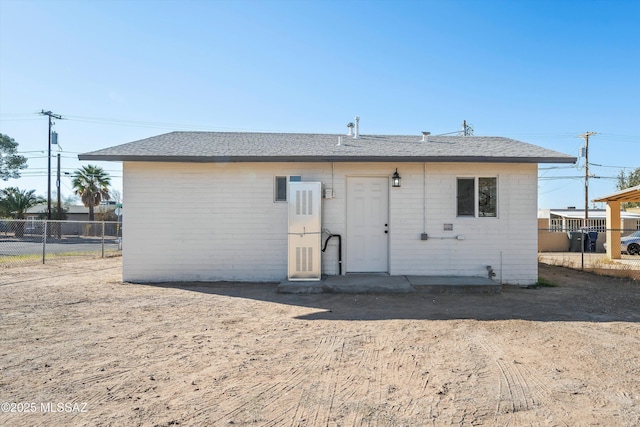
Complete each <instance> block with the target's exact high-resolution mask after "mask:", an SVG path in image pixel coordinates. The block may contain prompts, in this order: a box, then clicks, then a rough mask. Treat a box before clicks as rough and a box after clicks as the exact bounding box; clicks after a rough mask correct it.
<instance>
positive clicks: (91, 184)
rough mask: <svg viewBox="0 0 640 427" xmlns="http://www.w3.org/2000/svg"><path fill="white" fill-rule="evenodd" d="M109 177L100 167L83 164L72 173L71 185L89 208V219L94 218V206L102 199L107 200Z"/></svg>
mask: <svg viewBox="0 0 640 427" xmlns="http://www.w3.org/2000/svg"><path fill="white" fill-rule="evenodd" d="M110 183H111V178H110V177H109V174H108V173H106V172H105V171H104V170H103V169H102V168H101V167H99V166H94V165H87V166H83V167H81V168H80V169H78V170H76V171H75V172H74V173H73V181H72V185H73V188H74V192H75V194H77V195H78V196H80V200H82V203H83V204H84V205H85V207H88V208H89V221H93V220H94V208H95V207H96V206H98V205H100V202H101V201H103V200H109V197H110V196H109V184H110Z"/></svg>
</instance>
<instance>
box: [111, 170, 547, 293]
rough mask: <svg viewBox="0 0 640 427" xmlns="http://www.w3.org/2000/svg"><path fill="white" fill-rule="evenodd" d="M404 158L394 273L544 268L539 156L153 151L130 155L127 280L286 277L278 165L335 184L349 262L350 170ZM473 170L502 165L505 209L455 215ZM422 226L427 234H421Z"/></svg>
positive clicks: (333, 269) (393, 201) (512, 272)
mask: <svg viewBox="0 0 640 427" xmlns="http://www.w3.org/2000/svg"><path fill="white" fill-rule="evenodd" d="M396 167H397V168H398V172H399V174H400V175H401V176H402V187H401V188H389V220H390V221H389V253H390V257H389V273H390V274H392V275H414V274H415V275H462V276H464V275H468V276H485V275H486V274H487V270H486V266H487V265H491V266H492V267H493V269H494V271H495V272H496V274H497V276H496V277H495V279H496V280H499V281H502V282H503V283H513V284H531V283H533V282H535V281H536V280H537V219H536V216H537V165H535V164H474V163H466V164H459V163H435V164H434V163H428V164H426V165H425V164H423V163H397V164H396V163H393V164H392V163H334V164H333V165H332V164H331V163H215V164H214V163H145V162H125V164H124V194H125V197H126V200H125V211H124V224H123V233H124V239H123V280H125V281H140V282H158V281H215V280H251V281H280V280H283V279H285V278H286V276H287V206H286V203H282V202H274V182H275V176H283V175H300V176H302V180H303V181H321V182H322V183H323V188H333V191H334V195H335V197H334V198H333V199H323V200H322V227H323V229H327V230H329V231H331V232H332V233H334V234H341V235H342V239H343V274H344V273H345V268H346V265H347V259H346V257H347V253H346V241H345V239H346V225H345V224H346V200H345V195H346V183H347V179H346V178H347V177H348V176H389V177H390V176H391V175H392V174H393V172H394V171H395V168H396ZM425 170H426V174H424V173H423V172H424V171H425ZM476 176H480V177H491V176H496V177H498V218H457V217H456V179H457V178H458V177H476ZM425 184H426V186H425ZM425 194H426V202H425V197H424V195H425ZM445 223H449V224H453V231H444V230H443V225H444V224H445ZM423 231H426V232H427V233H428V234H429V236H430V238H429V240H426V241H423V240H420V234H421V233H422V232H423ZM457 235H463V236H464V240H456V239H453V238H452V237H454V236H457ZM324 238H326V236H323V242H324ZM337 247H338V241H337V239H332V240H331V241H330V242H329V245H328V247H327V250H326V252H325V253H323V255H322V264H323V265H322V270H323V273H325V274H338V261H337V260H338V252H337Z"/></svg>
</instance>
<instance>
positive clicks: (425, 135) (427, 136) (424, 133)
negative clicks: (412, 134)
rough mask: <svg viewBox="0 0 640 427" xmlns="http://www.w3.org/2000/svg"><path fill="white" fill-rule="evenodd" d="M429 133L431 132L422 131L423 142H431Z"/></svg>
mask: <svg viewBox="0 0 640 427" xmlns="http://www.w3.org/2000/svg"><path fill="white" fill-rule="evenodd" d="M429 135H431V132H425V131H422V142H429Z"/></svg>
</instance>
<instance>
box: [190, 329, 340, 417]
mask: <svg viewBox="0 0 640 427" xmlns="http://www.w3.org/2000/svg"><path fill="white" fill-rule="evenodd" d="M343 345H344V340H343V339H341V338H340V337H336V336H328V337H323V338H322V339H321V340H320V342H319V343H318V345H317V346H316V347H315V349H314V351H313V354H312V355H311V356H310V357H308V358H306V359H305V362H304V363H303V364H301V365H298V366H293V367H290V368H289V370H288V371H287V370H284V371H281V372H273V373H272V374H273V376H274V378H282V377H284V379H283V380H279V381H276V382H274V383H269V382H264V381H261V382H258V383H256V384H255V385H253V386H250V387H249V388H248V389H246V390H240V391H239V392H238V393H236V394H235V395H234V396H225V407H228V408H230V409H226V410H225V411H224V413H223V414H222V415H219V416H217V417H216V418H215V419H213V420H212V421H213V423H219V422H223V421H226V422H230V421H233V422H234V423H238V422H240V423H242V422H245V421H246V422H254V421H257V420H259V421H260V423H261V425H265V426H276V425H282V424H285V423H286V422H287V421H289V420H291V422H293V423H294V424H293V425H298V424H295V420H300V419H304V420H309V419H311V418H313V419H314V420H317V419H318V418H321V414H320V411H319V410H315V411H311V412H309V411H308V410H307V408H306V405H305V404H304V403H308V400H309V399H311V398H313V399H317V398H316V397H315V394H314V395H312V394H310V393H305V391H306V390H305V388H304V387H301V386H302V385H303V384H304V383H305V381H306V379H307V378H308V377H311V376H313V375H314V374H316V373H317V371H318V370H322V368H323V367H326V366H331V363H332V360H331V359H332V357H333V356H334V354H335V352H336V350H339V349H341V348H342V347H343ZM316 406H318V407H320V405H316ZM271 407H275V409H274V410H273V411H265V410H266V409H268V408H271ZM214 409H220V408H219V407H215V408H214V407H211V406H207V407H204V408H200V409H199V410H198V411H196V412H195V413H193V416H192V417H190V419H191V420H193V421H195V420H197V419H199V418H200V417H201V416H202V415H203V414H205V413H207V412H209V411H211V410H214ZM263 412H265V413H270V414H271V416H270V417H269V419H261V418H260V417H261V414H262V413H263ZM274 413H276V414H278V413H279V414H278V415H276V416H274V415H273V414H274ZM248 418H251V419H250V420H249V419H248Z"/></svg>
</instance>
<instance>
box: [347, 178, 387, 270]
mask: <svg viewBox="0 0 640 427" xmlns="http://www.w3.org/2000/svg"><path fill="white" fill-rule="evenodd" d="M388 230H389V179H388V178H387V177H347V242H346V243H347V273H382V272H385V273H386V272H388V271H389V238H388V237H389V234H388Z"/></svg>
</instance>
